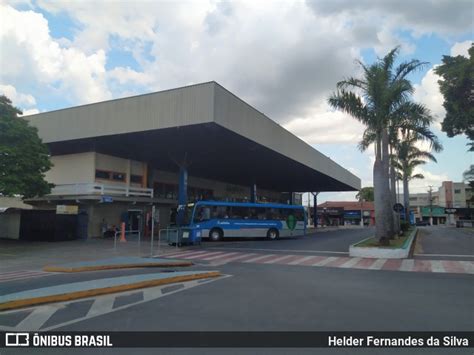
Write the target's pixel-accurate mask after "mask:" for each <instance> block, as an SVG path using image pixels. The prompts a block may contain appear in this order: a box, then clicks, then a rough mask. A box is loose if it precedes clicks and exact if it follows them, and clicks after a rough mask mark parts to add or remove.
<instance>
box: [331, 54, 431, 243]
mask: <svg viewBox="0 0 474 355" xmlns="http://www.w3.org/2000/svg"><path fill="white" fill-rule="evenodd" d="M398 52H399V48H398V47H397V48H395V49H393V50H392V51H390V52H389V53H388V54H387V55H386V56H385V57H384V58H381V59H378V60H377V61H376V62H375V63H373V64H371V65H369V66H366V65H364V64H363V63H362V62H359V65H360V67H361V68H362V71H363V77H362V78H360V79H359V78H348V79H346V80H343V81H341V82H339V83H338V84H337V91H336V92H335V93H333V94H332V95H331V97H330V98H329V100H328V101H329V104H330V105H331V106H332V107H334V108H336V109H340V110H342V111H344V112H347V113H348V114H350V115H351V116H353V117H354V118H356V119H357V120H359V121H360V122H362V123H363V124H364V125H365V126H366V130H365V132H364V136H363V139H362V142H361V144H360V147H364V145H363V142H364V140H366V138H368V137H369V136H370V137H372V136H373V142H374V147H375V162H374V168H373V176H374V205H375V221H376V223H375V236H376V238H377V239H378V241H379V243H380V244H382V245H386V244H388V243H389V239H390V238H392V237H393V235H394V216H393V211H392V201H391V200H392V198H391V193H390V179H389V168H390V154H389V143H390V142H389V129H390V126H391V124H392V123H393V121H394V118H395V117H400V116H401V115H402V113H404V112H405V111H406V110H407V106H409V104H410V97H411V94H412V93H413V86H412V84H411V82H410V81H409V80H408V79H407V76H408V75H409V74H410V73H412V72H413V71H415V70H417V69H418V68H420V67H422V66H424V65H425V64H426V63H422V62H420V61H418V60H410V61H407V62H403V63H401V64H400V65H399V66H397V67H396V68H395V67H394V63H395V59H396V57H397V55H398ZM351 89H352V90H353V91H351Z"/></svg>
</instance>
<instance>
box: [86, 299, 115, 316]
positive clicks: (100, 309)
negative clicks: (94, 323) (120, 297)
mask: <svg viewBox="0 0 474 355" xmlns="http://www.w3.org/2000/svg"><path fill="white" fill-rule="evenodd" d="M115 297H117V295H110V296H103V297H98V298H96V300H95V301H94V303H93V304H92V306H91V308H90V309H89V312H87V315H86V317H94V316H97V315H99V314H102V313H104V311H111V310H112V309H113V307H114V302H115Z"/></svg>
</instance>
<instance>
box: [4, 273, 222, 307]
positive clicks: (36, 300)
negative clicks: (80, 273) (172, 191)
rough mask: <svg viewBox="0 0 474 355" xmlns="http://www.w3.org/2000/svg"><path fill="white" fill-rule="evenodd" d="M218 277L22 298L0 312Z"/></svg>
mask: <svg viewBox="0 0 474 355" xmlns="http://www.w3.org/2000/svg"><path fill="white" fill-rule="evenodd" d="M220 275H221V273H220V272H218V271H210V272H201V273H196V274H189V275H180V276H172V277H167V278H159V279H154V280H147V281H141V282H135V283H129V284H123V285H117V286H112V287H101V288H93V289H89V290H82V291H74V292H67V293H61V294H53V295H48V296H41V297H30V298H23V299H17V300H11V301H7V302H2V303H0V311H5V310H11V309H17V308H24V307H29V306H34V305H39V304H45V303H51V302H64V301H70V300H75V299H79V298H87V297H92V296H99V295H105V294H109V293H117V292H123V291H128V290H135V289H139V288H145V287H154V286H160V285H166V284H171V283H176V282H184V281H192V280H199V279H206V278H210V277H218V276H220Z"/></svg>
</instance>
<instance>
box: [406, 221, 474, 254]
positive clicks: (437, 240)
mask: <svg viewBox="0 0 474 355" xmlns="http://www.w3.org/2000/svg"><path fill="white" fill-rule="evenodd" d="M415 253H416V255H415V256H416V257H419V258H439V259H461V260H474V230H473V229H470V228H455V227H444V226H432V227H421V228H420V232H419V234H418V241H417V248H416V250H415Z"/></svg>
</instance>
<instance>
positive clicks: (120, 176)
mask: <svg viewBox="0 0 474 355" xmlns="http://www.w3.org/2000/svg"><path fill="white" fill-rule="evenodd" d="M112 180H115V181H125V174H124V173H116V172H113V173H112Z"/></svg>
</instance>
